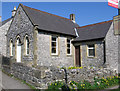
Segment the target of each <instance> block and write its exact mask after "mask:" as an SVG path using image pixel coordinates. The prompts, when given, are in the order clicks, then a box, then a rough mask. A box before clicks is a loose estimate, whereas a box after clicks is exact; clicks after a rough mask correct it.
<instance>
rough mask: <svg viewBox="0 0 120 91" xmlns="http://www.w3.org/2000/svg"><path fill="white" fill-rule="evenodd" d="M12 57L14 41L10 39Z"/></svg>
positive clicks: (11, 54)
mask: <svg viewBox="0 0 120 91" xmlns="http://www.w3.org/2000/svg"><path fill="white" fill-rule="evenodd" d="M10 56H13V40H12V39H10Z"/></svg>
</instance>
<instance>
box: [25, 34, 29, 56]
mask: <svg viewBox="0 0 120 91" xmlns="http://www.w3.org/2000/svg"><path fill="white" fill-rule="evenodd" d="M25 55H29V38H28V36H25Z"/></svg>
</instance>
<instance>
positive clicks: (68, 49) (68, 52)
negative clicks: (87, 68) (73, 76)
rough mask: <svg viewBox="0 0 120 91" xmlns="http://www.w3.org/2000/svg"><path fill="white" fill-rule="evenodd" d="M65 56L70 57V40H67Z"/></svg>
mask: <svg viewBox="0 0 120 91" xmlns="http://www.w3.org/2000/svg"><path fill="white" fill-rule="evenodd" d="M67 55H71V39H67Z"/></svg>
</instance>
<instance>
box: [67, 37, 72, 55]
mask: <svg viewBox="0 0 120 91" xmlns="http://www.w3.org/2000/svg"><path fill="white" fill-rule="evenodd" d="M67 40H70V42H69V43H68V41H67ZM66 42H67V43H66V46H67V50H68V44H70V47H69V49H70V53H69V54H68V51H66V52H67V55H72V46H71V39H70V38H67V39H66Z"/></svg>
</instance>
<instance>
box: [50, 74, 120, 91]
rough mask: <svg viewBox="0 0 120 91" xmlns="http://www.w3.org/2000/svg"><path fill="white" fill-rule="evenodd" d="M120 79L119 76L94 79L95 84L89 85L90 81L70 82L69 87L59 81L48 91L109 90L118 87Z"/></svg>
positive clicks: (52, 84) (51, 85)
mask: <svg viewBox="0 0 120 91" xmlns="http://www.w3.org/2000/svg"><path fill="white" fill-rule="evenodd" d="M119 78H120V77H118V76H112V77H111V76H110V77H107V78H104V77H103V78H101V79H99V78H94V83H93V84H91V83H89V82H88V81H85V80H84V81H81V82H75V81H70V82H69V83H68V85H66V84H65V83H64V82H60V81H57V82H54V83H51V84H50V85H49V86H48V89H49V90H50V89H51V90H54V91H55V90H56V91H58V90H61V89H64V90H67V91H69V90H70V91H75V90H76V89H83V90H84V89H104V88H108V87H110V86H114V85H118V82H119ZM64 90H63V91H64Z"/></svg>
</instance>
